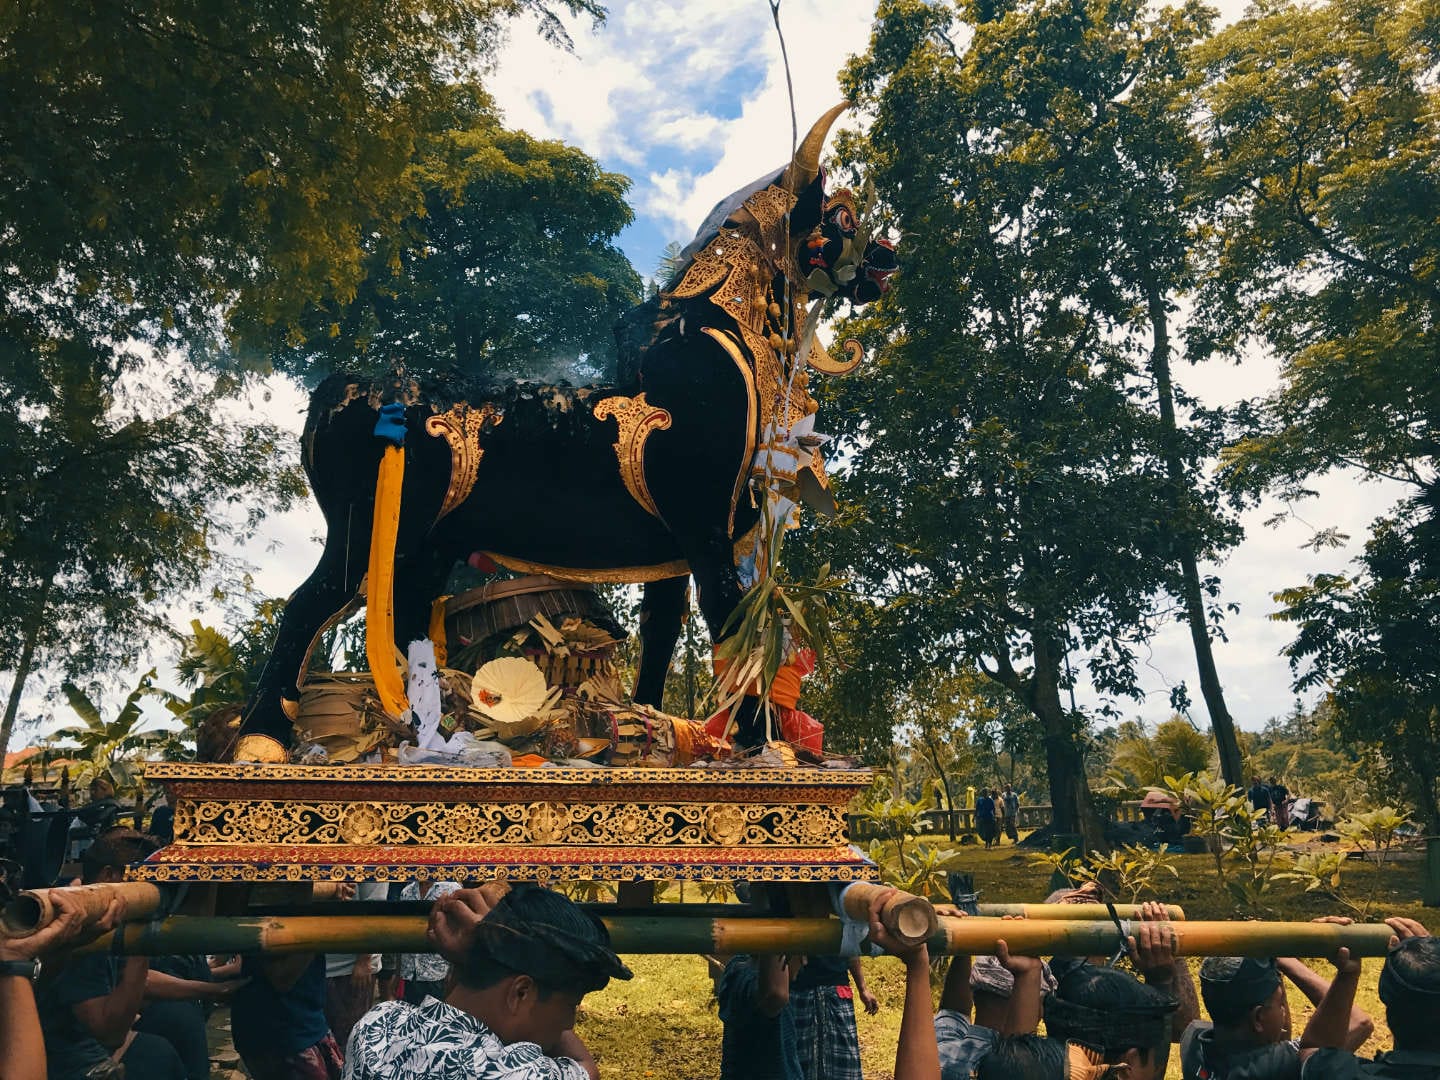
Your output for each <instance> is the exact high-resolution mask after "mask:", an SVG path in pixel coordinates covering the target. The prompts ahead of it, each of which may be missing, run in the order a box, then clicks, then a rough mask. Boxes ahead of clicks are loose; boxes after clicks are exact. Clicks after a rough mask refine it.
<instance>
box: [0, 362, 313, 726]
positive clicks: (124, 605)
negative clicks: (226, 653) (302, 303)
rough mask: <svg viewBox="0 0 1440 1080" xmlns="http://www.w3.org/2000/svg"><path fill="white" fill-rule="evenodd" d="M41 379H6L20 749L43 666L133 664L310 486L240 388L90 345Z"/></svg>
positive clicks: (90, 670) (3, 431)
mask: <svg viewBox="0 0 1440 1080" xmlns="http://www.w3.org/2000/svg"><path fill="white" fill-rule="evenodd" d="M35 366H36V368H38V369H40V378H39V379H37V380H36V383H35V385H36V386H44V387H48V389H49V392H48V394H45V395H41V394H39V393H32V394H29V395H21V394H17V393H15V392H14V389H15V388H13V387H11V386H9V385H7V384H4V383H0V446H4V447H6V448H7V450H8V451H9V452H10V454H11V455H12V456H11V461H12V463H13V464H12V465H11V466H10V468H9V469H7V471H6V476H5V486H4V489H3V492H0V497H3V500H4V503H5V506H6V513H5V514H4V515H3V516H0V576H3V579H4V580H5V581H6V582H7V585H8V587H7V589H6V590H5V591H4V593H3V595H0V670H6V671H10V672H13V673H14V675H13V677H12V679H11V683H10V688H9V694H8V698H7V701H6V707H5V715H4V720H3V724H0V751H3V749H4V747H5V746H6V745H7V744H8V742H9V739H10V733H11V731H12V730H13V727H14V723H15V718H16V715H17V712H18V710H19V705H20V700H21V697H22V694H23V691H24V688H25V685H26V683H27V681H28V680H29V677H30V675H31V673H32V672H33V671H34V670H35V668H36V666H37V664H38V663H40V662H42V661H43V662H45V663H47V664H49V665H52V666H54V667H58V668H60V669H61V670H63V671H64V672H66V673H67V674H68V676H69V677H70V678H71V679H72V680H74V679H80V678H83V677H87V676H89V675H91V674H94V673H97V672H106V671H115V670H118V669H120V668H123V667H125V666H128V665H130V664H132V663H134V662H135V660H137V659H138V658H139V657H140V655H141V654H142V652H143V651H144V650H145V649H146V648H147V647H148V645H149V644H150V640H151V638H152V637H154V636H155V635H156V633H157V632H159V631H160V628H161V627H162V626H163V625H164V611H165V608H166V607H168V606H169V605H170V604H172V603H174V602H175V600H176V599H177V598H179V597H180V596H183V595H185V594H186V593H187V592H189V591H190V590H193V589H196V588H198V587H199V586H200V585H201V584H202V583H204V582H210V583H211V585H212V587H213V588H224V587H228V585H229V584H230V583H231V580H232V579H233V578H234V577H235V576H236V574H237V573H238V572H239V567H237V566H235V565H234V564H233V561H231V560H227V559H226V558H225V557H224V556H223V555H222V554H221V550H222V545H223V544H224V543H229V542H239V541H242V540H243V539H245V538H246V537H248V536H249V535H251V534H252V533H253V531H254V528H255V526H256V525H257V524H258V522H259V521H260V519H261V518H262V517H263V516H264V514H265V512H266V511H268V510H271V509H283V508H285V507H287V506H288V505H289V504H290V502H291V501H292V500H293V499H295V498H297V497H298V496H300V495H301V494H303V493H304V490H305V489H304V483H303V480H302V478H301V475H300V470H299V467H298V465H294V464H290V463H289V462H288V461H286V460H285V459H288V458H289V457H290V456H291V453H290V448H289V447H288V446H286V445H285V440H284V439H283V438H282V433H281V432H280V431H279V430H278V429H277V428H276V427H274V426H273V425H271V424H265V423H254V422H250V421H247V420H244V419H236V418H232V415H227V413H226V409H227V406H226V405H225V404H224V402H225V399H226V398H227V396H228V390H229V387H228V386H226V385H225V384H224V380H223V379H222V380H219V381H218V383H217V384H216V385H212V386H210V387H209V388H199V387H197V386H196V385H195V379H194V377H193V376H192V375H190V374H188V373H186V372H184V371H183V370H173V371H171V372H169V373H160V372H158V371H157V370H156V368H157V366H158V365H156V364H150V365H146V366H143V367H136V368H128V367H113V368H108V369H107V367H106V366H105V365H104V364H103V363H102V362H101V361H100V360H99V359H97V358H96V357H94V356H93V355H92V354H89V353H88V352H85V351H83V350H79V348H78V346H76V345H71V346H70V347H66V348H56V349H54V350H52V351H50V352H48V353H42V354H40V355H39V356H38V357H37V363H36V365H35Z"/></svg>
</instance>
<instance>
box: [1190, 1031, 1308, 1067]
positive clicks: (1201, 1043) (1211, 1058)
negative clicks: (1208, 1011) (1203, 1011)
mask: <svg viewBox="0 0 1440 1080" xmlns="http://www.w3.org/2000/svg"><path fill="white" fill-rule="evenodd" d="M1180 1075H1181V1076H1182V1077H1183V1078H1184V1080H1300V1044H1299V1043H1298V1042H1295V1041H1290V1042H1278V1043H1272V1044H1271V1045H1269V1046H1257V1047H1254V1048H1252V1049H1249V1050H1241V1051H1238V1052H1236V1051H1234V1050H1231V1051H1228V1052H1227V1051H1225V1050H1224V1049H1222V1048H1221V1047H1220V1046H1219V1045H1217V1044H1216V1042H1215V1025H1214V1024H1212V1023H1210V1022H1209V1021H1207V1020H1196V1021H1194V1022H1192V1023H1191V1024H1190V1026H1189V1027H1187V1028H1186V1029H1185V1033H1184V1034H1183V1035H1181V1036H1180Z"/></svg>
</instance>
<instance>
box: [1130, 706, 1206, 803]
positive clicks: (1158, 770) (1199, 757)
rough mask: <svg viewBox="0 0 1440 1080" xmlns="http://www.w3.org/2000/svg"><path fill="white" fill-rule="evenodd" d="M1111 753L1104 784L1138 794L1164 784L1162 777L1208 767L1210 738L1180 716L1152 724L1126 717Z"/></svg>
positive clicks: (1140, 794)
mask: <svg viewBox="0 0 1440 1080" xmlns="http://www.w3.org/2000/svg"><path fill="white" fill-rule="evenodd" d="M1119 735H1120V739H1119V741H1118V742H1117V743H1116V744H1115V747H1114V749H1113V750H1112V752H1111V754H1110V763H1109V766H1108V767H1107V769H1106V774H1105V777H1106V787H1107V788H1108V789H1109V790H1110V791H1113V792H1115V793H1117V794H1118V795H1119V796H1120V797H1122V798H1140V797H1141V796H1143V795H1144V793H1145V791H1146V789H1148V788H1163V787H1164V786H1165V777H1167V776H1182V775H1184V774H1185V773H1202V772H1206V771H1208V770H1209V768H1210V757H1211V752H1212V750H1213V749H1214V748H1213V747H1212V746H1211V742H1210V739H1209V738H1208V737H1207V736H1206V735H1204V734H1203V733H1202V732H1199V731H1196V730H1195V727H1194V725H1192V724H1191V723H1190V722H1189V721H1188V720H1186V719H1185V718H1184V717H1182V716H1172V717H1171V718H1170V719H1169V720H1166V721H1165V722H1164V723H1162V724H1160V725H1159V726H1157V727H1156V728H1155V731H1154V732H1153V733H1151V732H1149V731H1147V730H1146V729H1145V725H1144V724H1143V723H1140V722H1136V721H1128V722H1126V723H1124V724H1121V725H1120V731H1119Z"/></svg>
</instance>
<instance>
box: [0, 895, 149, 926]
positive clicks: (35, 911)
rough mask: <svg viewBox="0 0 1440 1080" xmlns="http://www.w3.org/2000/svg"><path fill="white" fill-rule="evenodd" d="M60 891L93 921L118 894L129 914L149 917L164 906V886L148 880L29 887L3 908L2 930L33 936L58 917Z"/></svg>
mask: <svg viewBox="0 0 1440 1080" xmlns="http://www.w3.org/2000/svg"><path fill="white" fill-rule="evenodd" d="M57 893H63V894H64V895H65V896H66V897H68V898H70V899H73V900H74V901H75V902H76V904H78V905H79V907H80V910H81V911H83V912H84V913H85V918H86V921H93V920H94V919H97V918H99V917H100V916H101V915H103V914H104V913H105V909H106V908H108V907H109V906H110V901H111V900H113V899H115V898H116V897H118V898H119V899H120V900H121V902H123V903H124V905H125V917H126V918H130V919H135V918H141V919H143V918H145V917H147V916H149V915H154V914H155V913H156V912H157V911H159V910H160V903H161V895H160V887H159V886H158V885H153V884H151V883H150V882H148V881H117V882H113V883H111V882H102V883H97V884H94V885H76V886H69V887H66V888H60V889H27V890H26V891H25V892H22V893H20V894H19V895H18V896H16V897H15V898H14V899H12V900H11V901H10V902H9V903H7V904H6V905H5V906H4V907H3V908H0V934H3V935H4V936H6V937H29V936H30V935H31V934H33V933H35V931H37V930H40V929H43V928H44V927H46V926H49V925H50V923H51V922H53V921H54V919H55V902H54V900H53V899H52V898H53V897H54V896H55V895H56V894H57Z"/></svg>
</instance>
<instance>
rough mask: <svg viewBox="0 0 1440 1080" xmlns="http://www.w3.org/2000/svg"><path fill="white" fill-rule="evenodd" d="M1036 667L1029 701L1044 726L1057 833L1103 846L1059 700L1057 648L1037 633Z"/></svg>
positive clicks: (1101, 830)
mask: <svg viewBox="0 0 1440 1080" xmlns="http://www.w3.org/2000/svg"><path fill="white" fill-rule="evenodd" d="M1032 640H1033V642H1034V646H1035V654H1034V660H1035V671H1034V674H1033V675H1032V676H1031V680H1030V693H1029V695H1028V697H1029V700H1028V702H1027V704H1028V705H1029V706H1030V711H1031V712H1032V713H1034V714H1035V717H1036V718H1037V719H1038V720H1039V721H1040V723H1041V725H1042V726H1043V727H1044V729H1045V764H1046V771H1047V772H1048V773H1049V774H1050V805H1051V807H1052V813H1053V814H1054V821H1055V831H1056V832H1062V833H1079V834H1080V835H1081V836H1083V837H1084V838H1085V844H1086V846H1087V847H1090V848H1095V849H1103V848H1104V846H1105V832H1104V828H1103V827H1102V825H1101V823H1100V818H1099V817H1098V816H1097V815H1096V813H1095V807H1094V805H1093V804H1092V803H1091V801H1090V785H1089V783H1088V782H1087V780H1086V779H1085V763H1084V761H1083V760H1082V758H1081V756H1080V748H1079V747H1078V746H1076V745H1075V733H1074V731H1073V730H1072V728H1071V723H1070V717H1069V715H1068V714H1067V713H1066V712H1065V708H1064V706H1063V705H1062V704H1061V703H1060V650H1059V648H1058V647H1057V644H1056V642H1055V641H1053V640H1052V639H1050V638H1049V637H1048V636H1047V635H1045V634H1043V633H1036V634H1034V635H1033V637H1032Z"/></svg>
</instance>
